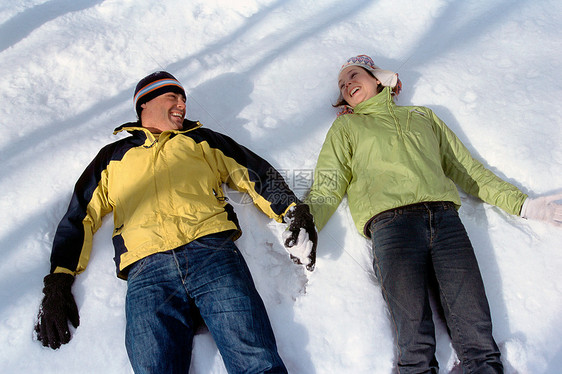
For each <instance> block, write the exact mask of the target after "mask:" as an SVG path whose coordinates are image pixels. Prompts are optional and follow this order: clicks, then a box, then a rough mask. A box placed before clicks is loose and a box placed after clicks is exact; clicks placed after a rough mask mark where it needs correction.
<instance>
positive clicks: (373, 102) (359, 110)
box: [353, 87, 395, 114]
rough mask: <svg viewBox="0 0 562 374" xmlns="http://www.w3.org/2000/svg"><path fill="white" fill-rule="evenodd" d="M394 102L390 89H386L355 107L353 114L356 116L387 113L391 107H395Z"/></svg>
mask: <svg viewBox="0 0 562 374" xmlns="http://www.w3.org/2000/svg"><path fill="white" fill-rule="evenodd" d="M393 105H395V104H394V101H393V100H392V95H391V90H390V88H389V87H385V88H384V89H383V90H382V91H381V92H379V93H378V94H377V95H375V96H373V97H371V98H370V99H367V100H365V101H363V102H361V103H359V104H357V105H356V106H355V108H353V113H355V114H373V113H386V112H388V108H389V106H393Z"/></svg>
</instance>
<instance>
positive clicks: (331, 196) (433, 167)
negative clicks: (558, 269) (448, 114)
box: [305, 88, 527, 237]
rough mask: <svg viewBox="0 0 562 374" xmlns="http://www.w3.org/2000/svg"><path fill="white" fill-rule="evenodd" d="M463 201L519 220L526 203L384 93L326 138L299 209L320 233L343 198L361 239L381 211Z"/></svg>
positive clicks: (420, 115)
mask: <svg viewBox="0 0 562 374" xmlns="http://www.w3.org/2000/svg"><path fill="white" fill-rule="evenodd" d="M455 183H456V184H458V185H459V186H460V187H461V188H462V189H463V190H464V191H466V192H467V193H469V194H471V195H473V196H477V197H479V198H480V199H482V200H484V201H485V202H487V203H490V204H493V205H496V206H498V207H500V208H502V209H503V210H505V211H506V212H508V213H510V214H519V213H520V211H521V206H522V205H523V202H524V201H525V198H526V197H527V195H525V194H524V193H522V192H521V191H520V190H519V189H517V188H516V187H515V186H513V185H511V184H509V183H507V182H505V181H503V180H501V179H500V178H499V177H497V176H496V175H494V174H493V173H492V172H491V171H490V170H488V169H486V168H485V167H484V166H483V165H482V164H481V163H480V162H479V161H477V160H475V159H474V158H472V156H471V155H470V153H469V151H468V150H467V149H466V147H465V146H464V145H463V144H462V143H461V141H460V140H459V139H458V138H457V136H456V135H455V134H454V133H453V132H452V131H451V130H450V129H449V128H448V127H447V126H446V125H445V123H443V121H441V120H440V119H439V118H438V117H437V116H436V115H435V114H434V113H433V112H432V111H431V110H430V109H428V108H425V107H417V106H397V105H396V104H394V102H393V100H392V98H391V95H390V90H389V89H388V88H385V89H384V90H383V91H382V92H381V93H379V94H378V95H376V96H374V97H372V98H371V99H369V100H366V101H364V102H362V103H361V104H359V105H357V106H356V107H355V108H354V113H353V114H346V115H342V116H340V117H338V118H337V119H336V120H335V121H334V123H333V124H332V127H331V128H330V130H329V131H328V134H327V135H326V140H325V141H324V144H323V146H322V149H321V151H320V155H319V157H318V163H317V165H316V170H315V178H314V183H313V185H312V189H311V192H310V194H309V195H308V197H307V198H306V200H305V202H306V203H308V204H309V205H310V208H311V211H312V214H313V216H314V219H315V222H316V226H317V228H318V230H321V229H322V228H323V227H324V225H325V224H326V222H327V221H328V219H329V218H330V216H331V215H332V214H333V213H334V211H335V210H336V208H337V207H338V205H339V204H340V202H341V200H342V198H343V197H344V195H345V194H346V193H347V196H348V201H349V209H350V211H351V215H352V217H353V220H354V222H355V225H356V226H357V229H358V230H359V232H361V233H362V234H363V235H364V236H366V237H369V236H370V233H369V230H368V223H369V221H370V219H371V218H372V217H374V216H375V215H377V214H378V213H381V212H383V211H386V210H389V209H393V208H397V207H401V206H405V205H410V204H416V203H420V202H430V201H451V202H453V203H454V204H456V205H457V207H460V204H461V202H460V197H459V193H458V190H457V188H456V186H455Z"/></svg>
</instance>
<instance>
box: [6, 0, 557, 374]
mask: <svg viewBox="0 0 562 374" xmlns="http://www.w3.org/2000/svg"><path fill="white" fill-rule="evenodd" d="M422 4H423V5H422ZM561 32H562V2H560V1H556V0H541V1H524V0H466V1H461V0H458V1H453V0H426V1H423V2H420V1H415V0H403V1H395V0H379V1H372V0H348V1H345V2H342V1H340V0H288V1H283V0H191V1H183V0H166V1H148V0H134V1H133V0H10V1H3V2H2V3H1V4H0V129H1V132H2V134H3V137H2V138H0V160H1V162H0V167H1V169H0V170H1V173H0V191H2V194H1V197H0V211H1V212H2V223H1V224H0V251H1V252H0V253H1V255H2V261H1V262H0V300H2V303H1V306H0V372H2V373H31V374H33V373H41V374H43V373H59V372H69V373H72V372H80V373H129V372H132V370H131V368H130V365H129V362H128V359H127V355H126V352H125V346H124V326H125V317H124V295H125V288H126V284H125V282H123V281H121V280H119V279H117V278H116V276H115V269H114V264H113V260H112V258H113V248H112V244H111V239H110V236H111V232H112V222H111V217H107V219H106V221H105V223H104V225H103V226H102V228H101V229H100V230H99V232H98V233H97V235H96V236H95V242H94V250H93V254H92V258H91V261H90V265H89V267H88V269H87V270H86V272H85V273H83V274H81V275H80V276H78V277H77V280H76V282H75V284H74V287H73V292H74V295H75V297H76V300H77V303H78V307H79V310H80V316H81V325H80V327H79V328H78V329H77V330H76V331H75V333H74V336H73V339H72V340H71V342H70V343H69V344H67V345H65V346H63V347H61V348H60V349H59V350H57V351H53V350H51V349H48V348H44V347H42V346H41V344H40V343H39V342H37V341H34V340H33V339H32V330H33V325H34V322H35V318H36V314H37V310H38V307H39V303H40V300H41V297H42V294H41V288H42V278H43V276H44V275H45V274H47V272H48V270H49V255H50V246H51V242H52V239H53V234H54V232H55V229H56V226H57V224H58V221H59V220H60V218H61V217H62V215H63V214H64V212H65V210H66V207H67V204H68V200H69V197H70V194H71V191H72V188H73V185H74V183H75V181H76V179H77V178H78V176H79V175H80V173H81V172H82V170H83V169H84V168H85V166H86V165H87V164H88V163H89V161H90V160H91V159H92V158H93V157H94V155H95V154H96V153H97V151H98V150H99V149H100V148H101V147H102V146H103V145H105V144H107V143H109V142H111V141H114V140H116V139H117V137H116V136H114V135H112V130H113V129H114V128H115V127H117V126H118V125H120V124H122V123H123V122H127V121H130V120H133V119H134V116H135V114H134V110H133V107H132V96H133V91H134V87H135V85H136V83H137V82H138V80H139V79H140V78H142V77H144V76H145V75H147V74H149V73H151V72H153V71H155V70H160V69H165V70H168V71H170V72H171V73H172V74H174V75H175V76H176V77H177V78H178V79H179V80H180V81H181V82H182V83H183V84H184V86H185V87H186V88H188V90H189V98H188V116H189V118H191V119H197V120H200V121H202V122H203V124H204V126H207V127H209V128H211V129H214V130H216V131H219V132H223V133H225V134H227V135H230V136H231V137H233V138H234V139H236V140H237V141H239V142H240V143H242V144H244V145H246V146H248V147H249V148H251V149H252V150H254V151H255V152H257V153H258V154H260V155H261V156H263V157H264V158H266V159H267V160H269V161H270V162H271V163H272V164H273V165H275V166H276V167H277V168H278V169H279V170H282V171H283V172H284V173H285V175H286V176H287V178H288V181H289V183H290V184H291V185H292V186H293V187H294V189H295V191H296V192H297V194H299V195H300V196H302V195H303V194H304V193H305V191H306V188H307V185H308V183H309V182H310V179H309V178H310V175H311V171H312V170H313V168H314V165H315V163H316V158H317V155H318V152H319V150H320V147H321V145H322V142H323V140H324V137H325V134H326V132H327V131H328V128H329V127H330V125H331V123H332V121H333V119H334V118H335V113H336V110H335V109H334V108H332V107H331V104H332V103H333V102H335V100H336V97H337V85H336V77H337V73H338V70H339V67H340V66H341V64H342V63H343V62H344V61H345V60H346V59H347V58H348V57H350V56H353V55H357V54H368V55H371V56H372V57H373V58H374V60H375V62H376V63H377V64H378V65H379V66H381V67H382V68H385V69H390V70H394V71H397V72H398V73H399V74H400V79H401V80H402V82H403V84H404V87H403V91H402V94H401V95H400V97H399V98H398V104H402V105H410V104H416V105H426V106H429V107H431V108H432V109H434V111H435V112H436V113H437V114H438V115H439V116H440V117H441V118H442V119H443V120H444V121H445V122H446V123H447V124H448V125H449V126H450V127H451V128H452V129H453V130H454V131H455V132H456V134H457V135H458V136H459V137H460V138H461V140H463V141H464V142H465V144H466V145H467V147H468V148H469V149H470V150H471V151H472V152H473V153H474V155H475V156H476V157H477V158H478V159H480V160H481V161H483V162H484V163H485V165H487V166H488V167H490V168H491V169H492V170H493V171H494V172H496V173H497V174H498V175H500V176H501V177H503V178H505V179H506V180H508V181H510V182H512V183H514V184H515V185H516V186H518V187H520V188H521V189H522V190H523V191H525V192H527V193H529V194H531V195H532V196H540V195H545V194H549V193H554V192H561V188H562V149H561V148H560V144H561V142H562V131H561V127H560V122H561V121H560V118H561V117H562V108H561V106H560V102H561V101H562V83H561V81H562V80H561V78H562V65H561V57H562V33H561ZM462 198H463V207H462V208H461V210H460V214H461V216H462V219H463V221H464V223H465V225H466V227H467V230H468V232H469V235H470V237H471V239H472V240H473V244H474V246H475V250H476V253H477V257H478V260H479V263H480V266H481V270H482V273H483V277H484V282H485V285H486V290H487V294H488V296H489V301H490V306H491V310H492V316H493V321H494V335H495V337H496V340H497V341H498V343H499V344H500V347H501V350H502V353H503V361H504V364H505V366H506V372H507V373H520V374H526V373H530V374H541V373H544V374H551V373H557V372H558V373H559V372H560V368H561V367H562V340H561V339H560V336H562V271H561V269H562V253H561V250H562V245H561V242H562V240H561V239H562V231H561V230H562V229H559V228H555V227H553V226H549V225H546V224H542V223H537V222H530V221H526V220H523V219H521V218H518V217H514V216H509V215H508V214H506V213H504V212H503V211H501V210H499V209H498V208H495V207H491V206H489V205H486V204H484V203H482V202H480V201H478V200H477V199H474V198H472V197H468V196H466V195H464V194H463V195H462ZM235 209H236V211H237V213H238V215H239V218H240V221H241V223H242V225H243V229H244V235H243V236H242V238H241V239H240V240H239V241H238V242H237V244H238V246H239V247H240V248H241V250H242V252H243V253H244V255H245V257H246V259H247V261H248V263H249V266H250V269H251V271H252V273H253V275H254V278H255V282H256V284H257V288H258V290H259V291H260V293H261V295H262V297H263V299H264V301H265V304H266V306H267V309H268V312H269V315H270V318H271V321H272V325H273V328H274V330H275V333H276V337H277V342H278V346H279V352H280V354H281V356H282V357H283V359H284V361H285V363H286V365H287V367H288V368H289V371H290V372H291V373H303V374H324V373H327V374H333V373H336V374H340V373H342V374H347V373H353V374H361V373H390V372H392V370H393V362H394V358H395V356H394V348H393V347H394V338H393V335H392V331H391V329H390V324H389V320H388V318H387V314H386V309H385V305H384V301H383V299H382V296H381V295H380V290H379V287H378V285H377V282H376V280H375V278H374V276H373V271H372V269H371V261H372V258H371V254H370V250H369V243H368V242H367V241H366V240H365V239H363V238H362V237H361V236H360V235H359V234H358V233H357V231H356V229H355V227H354V225H353V223H352V221H351V217H350V215H349V212H348V209H347V203H346V201H345V200H344V202H343V203H342V204H341V206H340V208H339V209H338V211H337V212H336V214H335V215H334V216H333V217H332V219H331V220H330V221H329V223H328V225H327V226H326V227H325V228H324V229H323V230H322V231H321V233H320V235H319V244H318V259H317V266H316V270H314V272H313V273H308V272H307V271H306V270H304V268H303V267H302V266H297V265H294V264H293V263H292V262H291V260H290V258H289V256H288V254H287V253H286V251H285V250H284V248H283V246H282V242H281V233H282V231H283V230H284V225H282V224H277V223H274V222H271V221H270V220H269V219H268V218H267V217H266V216H265V215H263V214H261V213H260V212H258V211H257V209H255V208H254V207H253V206H252V205H251V204H237V205H236V206H235ZM437 335H438V360H439V361H440V364H441V368H442V370H441V372H442V373H447V372H448V371H449V370H450V369H451V368H452V367H453V365H454V364H455V360H456V357H455V354H454V352H453V350H452V348H451V345H450V341H449V339H448V337H447V334H446V330H445V327H444V324H443V323H442V321H440V320H439V319H437ZM191 372H192V373H196V374H198V373H205V374H206V373H213V374H214V373H217V374H218V373H225V372H226V371H225V369H224V365H223V364H222V361H221V358H220V355H219V353H218V351H217V348H216V346H215V344H214V342H213V340H212V338H211V337H210V335H209V334H208V333H207V334H203V335H199V336H197V337H196V339H195V347H194V351H193V364H192V371H191Z"/></svg>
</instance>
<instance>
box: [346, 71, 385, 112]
mask: <svg viewBox="0 0 562 374" xmlns="http://www.w3.org/2000/svg"><path fill="white" fill-rule="evenodd" d="M379 84H380V81H379V80H377V78H375V77H373V76H372V75H371V74H370V73H369V72H368V71H367V70H365V69H363V68H362V67H359V66H350V67H348V68H345V69H344V70H343V71H342V72H341V73H340V75H339V77H338V86H339V88H340V93H341V95H342V97H343V99H344V100H345V101H346V102H347V103H348V104H349V105H350V106H351V107H352V108H355V106H356V105H357V104H359V103H361V102H363V101H365V100H367V99H370V98H371V97H373V96H375V95H376V94H378V93H379V90H378V86H379Z"/></svg>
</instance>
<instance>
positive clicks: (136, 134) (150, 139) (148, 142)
mask: <svg viewBox="0 0 562 374" xmlns="http://www.w3.org/2000/svg"><path fill="white" fill-rule="evenodd" d="M201 126H202V124H201V123H200V122H199V121H190V120H188V119H184V120H183V128H182V129H181V130H171V131H169V132H170V133H172V134H174V135H175V134H182V133H186V132H189V131H192V130H195V129H197V128H199V127H201ZM122 131H127V132H129V133H130V134H132V135H133V138H136V139H138V141H140V142H142V143H144V144H145V146H149V147H150V146H152V145H153V144H155V142H156V137H155V136H154V134H152V133H151V132H150V131H149V130H148V129H147V128H145V127H143V126H142V124H141V121H140V120H138V121H136V122H127V123H124V124H122V125H121V126H119V127H117V128H116V129H115V130H113V134H114V135H115V134H118V133H120V132H122Z"/></svg>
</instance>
